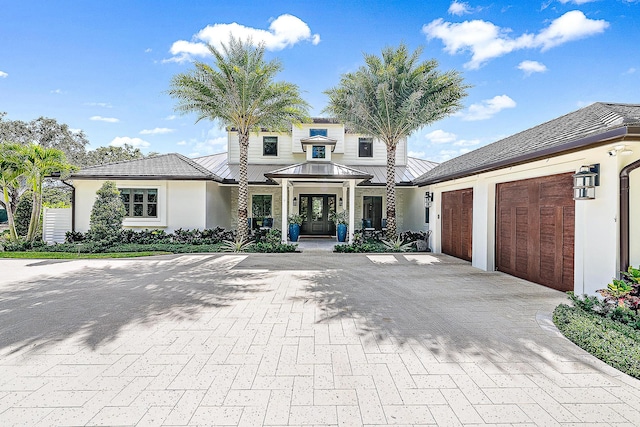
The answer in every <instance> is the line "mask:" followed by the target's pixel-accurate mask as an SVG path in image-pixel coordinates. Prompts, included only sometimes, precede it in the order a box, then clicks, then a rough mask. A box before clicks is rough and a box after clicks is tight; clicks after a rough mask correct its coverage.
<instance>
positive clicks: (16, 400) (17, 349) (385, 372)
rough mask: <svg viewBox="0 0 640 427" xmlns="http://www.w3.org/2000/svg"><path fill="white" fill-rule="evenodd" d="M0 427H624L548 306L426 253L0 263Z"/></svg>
mask: <svg viewBox="0 0 640 427" xmlns="http://www.w3.org/2000/svg"><path fill="white" fill-rule="evenodd" d="M0 271H2V273H1V275H2V278H0V326H1V329H0V372H1V375H0V425H1V426H10V425H38V426H49V425H65V426H75V425H108V426H113V425H140V426H146V425H150V426H155V425H171V426H178V425H180V426H184V425H204V426H206V425H234V426H235V425H242V426H253V425H269V426H284V425H301V426H302V425H344V426H358V425H405V426H408V425H442V426H459V425H483V426H489V425H501V426H504V425H518V426H528V425H531V426H534V425H537V426H562V425H564V426H575V425H587V424H588V425H603V426H606V425H609V426H632V425H638V424H640V417H639V416H638V413H639V412H638V411H639V410H640V403H638V402H640V381H637V380H634V379H631V378H629V377H627V376H625V375H622V374H620V373H618V372H617V371H615V370H613V369H611V368H608V367H606V366H604V365H603V364H602V363H600V362H599V361H594V360H593V359H592V358H591V357H590V356H588V355H586V354H585V353H584V352H583V351H581V350H580V349H577V348H576V347H575V346H573V345H572V344H571V343H568V342H567V341H566V340H564V339H563V338H561V337H559V336H558V335H557V334H556V333H555V332H554V331H553V328H552V327H549V323H548V320H547V318H546V315H548V314H549V313H550V312H551V311H552V309H553V307H554V306H555V305H557V303H559V302H564V301H565V297H564V296H563V295H562V294H560V293H558V292H555V291H552V290H548V289H545V288H543V287H540V286H537V285H534V284H531V283H528V282H525V281H522V280H519V279H516V278H513V277H510V276H506V275H503V274H500V273H485V272H480V271H478V270H476V269H473V268H471V267H470V266H469V265H468V263H465V262H462V261H459V260H456V259H454V258H451V257H447V256H432V255H417V254H413V255H406V256H403V255H398V254H396V255H371V256H368V257H367V256H364V255H345V254H310V255H306V254H294V255H258V254H252V255H219V254H214V255H211V254H208V255H185V256H170V257H158V258H152V259H145V260H134V261H130V260H126V261H123V260H109V261H74V262H51V261H42V262H38V261H32V260H30V261H26V260H25V261H8V260H0Z"/></svg>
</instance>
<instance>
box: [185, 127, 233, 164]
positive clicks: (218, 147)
mask: <svg viewBox="0 0 640 427" xmlns="http://www.w3.org/2000/svg"><path fill="white" fill-rule="evenodd" d="M180 142H184V144H180V143H178V145H187V146H189V147H190V148H191V149H192V151H191V152H190V153H189V156H190V157H198V156H206V155H209V154H216V153H223V152H225V151H227V132H226V131H224V130H223V129H220V128H218V127H217V126H216V127H212V128H211V129H209V130H208V131H207V133H206V134H204V133H203V134H202V139H195V138H194V139H191V140H189V142H187V141H180Z"/></svg>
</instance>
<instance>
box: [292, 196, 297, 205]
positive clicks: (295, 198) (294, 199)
mask: <svg viewBox="0 0 640 427" xmlns="http://www.w3.org/2000/svg"><path fill="white" fill-rule="evenodd" d="M293 206H298V198H297V197H294V198H293Z"/></svg>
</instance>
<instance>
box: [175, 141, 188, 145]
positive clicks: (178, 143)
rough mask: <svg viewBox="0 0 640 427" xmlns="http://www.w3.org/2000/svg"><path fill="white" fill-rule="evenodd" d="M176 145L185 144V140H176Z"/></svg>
mask: <svg viewBox="0 0 640 427" xmlns="http://www.w3.org/2000/svg"><path fill="white" fill-rule="evenodd" d="M176 145H180V146H183V145H187V141H184V140H182V141H178V142H176Z"/></svg>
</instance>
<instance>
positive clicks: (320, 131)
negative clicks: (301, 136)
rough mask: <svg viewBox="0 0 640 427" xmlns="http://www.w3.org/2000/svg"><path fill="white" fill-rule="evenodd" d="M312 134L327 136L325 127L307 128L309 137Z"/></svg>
mask: <svg viewBox="0 0 640 427" xmlns="http://www.w3.org/2000/svg"><path fill="white" fill-rule="evenodd" d="M312 136H324V137H326V136H327V130H326V129H309V137H312Z"/></svg>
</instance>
